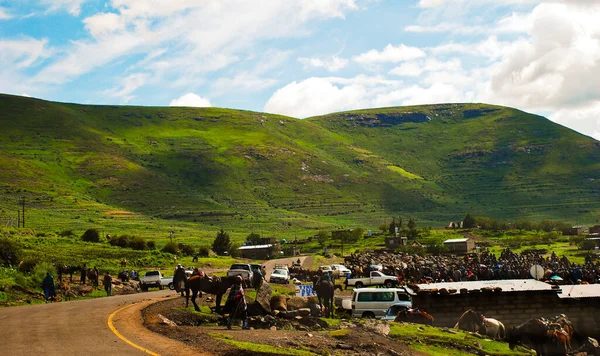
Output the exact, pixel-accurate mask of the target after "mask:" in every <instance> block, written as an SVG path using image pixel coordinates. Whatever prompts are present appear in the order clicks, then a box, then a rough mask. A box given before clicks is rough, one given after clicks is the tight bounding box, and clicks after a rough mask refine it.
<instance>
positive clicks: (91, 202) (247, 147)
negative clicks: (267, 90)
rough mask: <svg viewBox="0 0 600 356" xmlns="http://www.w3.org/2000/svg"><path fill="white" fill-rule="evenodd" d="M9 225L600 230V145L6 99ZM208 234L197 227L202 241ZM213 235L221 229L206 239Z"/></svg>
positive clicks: (498, 131) (4, 215) (2, 204)
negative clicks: (587, 226) (550, 225)
mask: <svg viewBox="0 0 600 356" xmlns="http://www.w3.org/2000/svg"><path fill="white" fill-rule="evenodd" d="M0 127H1V128H2V129H1V132H2V134H1V135H0V192H1V195H0V223H1V224H2V225H11V224H13V225H14V224H15V221H14V220H11V219H14V218H16V217H17V210H18V209H19V204H18V202H19V200H20V199H22V198H24V199H25V202H26V215H25V221H26V226H27V227H30V228H33V229H39V230H44V229H51V230H64V229H71V230H81V229H86V228H89V227H99V228H102V229H105V230H106V231H110V230H115V229H119V231H120V232H122V231H139V230H146V231H147V233H148V234H150V235H157V236H158V235H160V236H163V235H164V234H165V231H168V230H170V229H179V230H178V231H186V233H188V232H190V231H191V232H193V231H214V230H215V229H216V228H220V227H225V228H226V229H232V230H234V231H235V230H237V231H239V232H240V233H241V232H242V231H244V232H246V233H247V232H249V231H258V232H264V233H278V234H282V235H286V234H287V235H290V236H291V235H293V234H295V233H301V232H308V231H313V230H317V229H325V228H337V227H339V226H343V227H352V226H361V227H365V228H370V229H376V227H377V226H378V225H379V224H380V223H382V222H383V221H384V219H386V218H387V219H388V221H389V219H390V218H391V217H392V216H400V217H403V218H406V219H407V218H408V217H412V218H414V219H415V220H417V222H418V224H419V225H420V226H426V225H432V226H439V225H441V224H446V223H447V222H448V221H451V220H454V221H456V220H459V219H461V218H462V217H463V216H464V215H465V214H466V213H467V212H470V213H472V214H475V215H481V216H489V217H494V218H498V219H505V220H515V219H517V218H521V217H528V218H531V219H532V220H539V219H561V220H567V221H571V222H579V223H584V222H585V223H592V222H596V221H597V219H598V215H599V213H600V199H599V195H598V193H599V189H598V183H597V181H598V179H600V143H599V142H597V141H595V140H593V139H591V138H589V137H586V136H583V135H581V134H578V133H576V132H574V131H572V130H569V129H567V128H564V127H562V126H560V125H557V124H554V123H552V122H551V121H549V120H547V119H545V118H542V117H539V116H534V115H530V114H527V113H524V112H521V111H518V110H515V109H511V108H505V107H498V106H490V105H483V104H448V105H431V106H418V107H399V108H384V109H373V110H361V111H352V112H345V113H336V114H331V115H327V116H321V117H315V118H310V119H305V120H298V119H294V118H289V117H284V116H278V115H271V114H265V113H256V112H249V111H240V110H228V109H218V108H166V107H130V106H93V105H75V104H63V103H54V102H48V101H42V100H37V99H31V98H23V97H15V96H9V95H0ZM199 233H200V232H199ZM211 234H212V233H211Z"/></svg>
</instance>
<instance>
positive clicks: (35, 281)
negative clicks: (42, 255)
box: [29, 262, 57, 288]
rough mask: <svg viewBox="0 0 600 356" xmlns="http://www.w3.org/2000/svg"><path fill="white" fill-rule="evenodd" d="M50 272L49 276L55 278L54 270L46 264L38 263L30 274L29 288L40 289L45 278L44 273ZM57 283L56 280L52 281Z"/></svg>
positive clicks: (50, 265) (49, 264)
mask: <svg viewBox="0 0 600 356" xmlns="http://www.w3.org/2000/svg"><path fill="white" fill-rule="evenodd" d="M47 272H50V274H51V275H52V276H53V277H54V278H56V268H55V267H54V266H53V265H52V264H51V263H48V262H40V263H38V264H37V265H35V267H34V268H33V272H31V281H30V285H29V286H30V287H33V288H41V287H42V281H43V280H44V278H46V273H47ZM54 282H55V283H57V280H56V279H55V280H54Z"/></svg>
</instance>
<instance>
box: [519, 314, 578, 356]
mask: <svg viewBox="0 0 600 356" xmlns="http://www.w3.org/2000/svg"><path fill="white" fill-rule="evenodd" d="M567 337H568V336H567V334H566V332H564V331H563V330H562V329H549V328H548V324H547V323H546V322H544V321H543V320H540V319H531V320H528V321H526V322H524V323H522V324H521V325H519V326H517V327H513V328H511V329H510V331H509V332H508V346H509V347H510V349H511V350H514V348H515V346H516V345H522V346H525V347H529V348H532V349H534V350H535V353H536V355H538V356H542V355H544V356H547V355H552V356H554V355H556V356H558V355H561V356H562V355H566V354H567Z"/></svg>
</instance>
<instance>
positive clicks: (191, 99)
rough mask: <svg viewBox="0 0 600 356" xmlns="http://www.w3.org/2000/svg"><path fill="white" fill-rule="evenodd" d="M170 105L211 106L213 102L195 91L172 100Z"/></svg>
mask: <svg viewBox="0 0 600 356" xmlns="http://www.w3.org/2000/svg"><path fill="white" fill-rule="evenodd" d="M169 106H191V107H199V108H205V107H211V106H212V105H211V103H210V101H209V100H208V99H207V98H203V97H201V96H199V95H197V94H194V93H187V94H185V95H182V96H180V97H179V98H177V99H173V100H171V102H170V103H169Z"/></svg>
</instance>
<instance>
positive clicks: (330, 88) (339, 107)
mask: <svg viewBox="0 0 600 356" xmlns="http://www.w3.org/2000/svg"><path fill="white" fill-rule="evenodd" d="M470 82H471V81H469V83H467V82H465V83H461V84H463V85H462V86H461V85H458V86H456V85H453V84H448V83H443V82H436V83H433V84H431V85H429V86H424V87H423V86H420V85H404V84H403V83H402V82H400V81H393V80H387V79H384V78H380V77H366V76H357V77H354V78H339V77H330V78H315V77H313V78H309V79H306V80H303V81H301V82H292V83H290V84H288V85H286V86H284V87H283V88H280V89H279V90H277V91H276V92H275V93H274V94H273V96H271V98H270V99H269V100H268V101H267V104H266V105H265V108H264V110H265V111H266V112H271V113H278V114H284V115H289V116H292V117H300V118H304V117H309V116H316V115H323V114H328V113H331V112H337V111H345V110H352V109H365V108H373V107H384V106H400V105H415V104H434V103H447V102H464V101H471V100H473V97H474V94H473V92H471V91H467V90H464V87H467V86H469V85H470ZM463 86H464V87H463Z"/></svg>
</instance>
